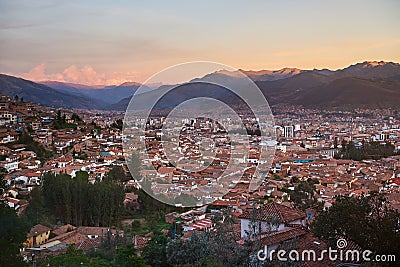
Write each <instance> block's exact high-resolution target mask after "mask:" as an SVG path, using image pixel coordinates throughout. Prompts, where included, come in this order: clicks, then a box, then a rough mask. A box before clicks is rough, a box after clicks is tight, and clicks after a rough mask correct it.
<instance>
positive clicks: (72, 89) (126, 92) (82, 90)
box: [40, 81, 150, 106]
mask: <svg viewBox="0 0 400 267" xmlns="http://www.w3.org/2000/svg"><path fill="white" fill-rule="evenodd" d="M40 83H41V84H45V85H47V86H49V87H51V88H54V89H56V90H58V91H60V92H66V93H69V94H74V95H77V96H86V97H88V98H90V99H92V100H94V101H98V102H100V103H103V104H104V106H106V105H109V104H112V103H115V102H118V101H120V100H122V99H124V98H125V97H129V96H132V95H133V94H134V93H135V92H136V90H137V89H138V88H139V87H140V86H141V84H140V83H135V82H126V83H123V84H121V85H112V86H104V85H96V86H88V85H82V84H73V83H63V82H56V81H44V82H40ZM146 88H147V87H146ZM148 90H150V89H148Z"/></svg>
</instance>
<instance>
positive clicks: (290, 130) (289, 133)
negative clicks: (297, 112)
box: [283, 125, 294, 138]
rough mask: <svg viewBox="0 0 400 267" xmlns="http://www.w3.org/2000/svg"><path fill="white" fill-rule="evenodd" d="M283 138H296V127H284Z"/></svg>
mask: <svg viewBox="0 0 400 267" xmlns="http://www.w3.org/2000/svg"><path fill="white" fill-rule="evenodd" d="M283 136H284V137H286V138H293V137H294V126H293V125H286V126H284V127H283Z"/></svg>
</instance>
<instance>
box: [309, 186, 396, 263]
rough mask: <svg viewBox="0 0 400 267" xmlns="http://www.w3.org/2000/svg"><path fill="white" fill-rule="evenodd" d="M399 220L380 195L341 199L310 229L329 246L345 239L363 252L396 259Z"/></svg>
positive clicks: (337, 199)
mask: <svg viewBox="0 0 400 267" xmlns="http://www.w3.org/2000/svg"><path fill="white" fill-rule="evenodd" d="M399 216H400V214H399V213H398V211H396V210H394V209H393V208H391V207H389V205H388V202H387V200H386V198H385V197H384V196H383V195H382V194H378V193H376V192H375V193H374V192H373V193H371V194H370V195H369V196H361V197H358V198H352V197H348V196H341V197H337V198H336V201H335V202H334V203H333V205H332V207H330V208H329V210H327V211H324V212H322V213H321V214H319V216H317V218H316V220H315V222H314V223H313V224H312V228H313V231H314V234H315V235H316V236H318V237H321V238H323V239H325V240H327V241H331V244H334V243H335V242H336V240H334V239H335V238H337V237H338V236H345V237H346V238H349V239H350V240H353V241H354V242H356V243H357V244H358V245H360V246H361V247H362V248H363V249H369V250H371V251H373V252H375V253H378V254H385V255H396V258H399V257H400V231H396V230H397V229H396V227H397V226H398V220H399Z"/></svg>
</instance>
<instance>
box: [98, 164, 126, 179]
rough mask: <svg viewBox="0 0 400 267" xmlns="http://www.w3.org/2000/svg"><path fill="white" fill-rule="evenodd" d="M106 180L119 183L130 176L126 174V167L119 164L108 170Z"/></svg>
mask: <svg viewBox="0 0 400 267" xmlns="http://www.w3.org/2000/svg"><path fill="white" fill-rule="evenodd" d="M104 180H105V181H108V182H115V183H117V184H121V183H123V182H126V181H128V178H127V176H126V174H125V171H124V169H123V168H122V167H121V166H118V165H117V166H113V167H112V169H111V170H110V171H109V172H108V174H107V175H106V177H105V178H104Z"/></svg>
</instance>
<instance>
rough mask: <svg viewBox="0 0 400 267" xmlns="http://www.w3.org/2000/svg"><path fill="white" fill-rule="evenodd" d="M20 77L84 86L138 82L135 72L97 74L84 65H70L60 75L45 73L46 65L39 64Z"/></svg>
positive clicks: (91, 68)
mask: <svg viewBox="0 0 400 267" xmlns="http://www.w3.org/2000/svg"><path fill="white" fill-rule="evenodd" d="M18 76H21V77H23V78H25V79H28V80H32V81H36V82H39V81H49V80H52V81H59V82H69V83H79V84H86V85H118V84H121V83H124V82H132V81H138V78H139V75H138V73H137V72H126V73H123V72H113V73H110V74H105V73H100V72H97V71H96V70H95V69H94V68H93V67H91V66H89V65H85V66H83V67H81V68H79V67H77V66H75V65H71V66H69V67H67V68H65V69H64V70H63V71H62V72H61V73H46V63H41V64H39V65H37V66H36V67H34V68H32V69H31V70H30V71H28V72H26V73H22V74H20V75H18Z"/></svg>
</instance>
